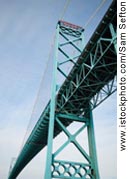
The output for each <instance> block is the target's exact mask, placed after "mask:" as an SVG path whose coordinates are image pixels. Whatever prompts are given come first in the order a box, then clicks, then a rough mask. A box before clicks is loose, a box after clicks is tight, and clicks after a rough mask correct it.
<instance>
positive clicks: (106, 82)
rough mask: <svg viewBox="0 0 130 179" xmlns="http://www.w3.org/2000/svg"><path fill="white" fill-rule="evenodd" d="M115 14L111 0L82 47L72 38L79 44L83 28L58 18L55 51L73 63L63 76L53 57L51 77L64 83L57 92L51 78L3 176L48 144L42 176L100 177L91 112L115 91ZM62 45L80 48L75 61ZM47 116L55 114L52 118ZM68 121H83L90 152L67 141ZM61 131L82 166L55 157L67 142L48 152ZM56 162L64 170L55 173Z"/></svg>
mask: <svg viewBox="0 0 130 179" xmlns="http://www.w3.org/2000/svg"><path fill="white" fill-rule="evenodd" d="M116 12H117V8H116V1H115V0H114V1H113V2H112V4H111V5H110V7H109V9H108V11H107V12H106V14H105V15H104V17H103V19H102V20H101V22H100V24H99V25H98V27H97V28H96V30H95V32H94V34H93V35H92V37H91V39H90V40H89V42H88V43H87V45H86V46H85V47H84V49H81V48H80V47H78V46H76V45H75V41H78V40H79V41H80V42H82V34H83V31H84V29H83V28H82V27H79V26H77V25H73V24H70V23H67V22H64V21H59V22H58V24H57V35H58V36H62V37H63V38H64V39H65V40H66V43H64V44H63V43H62V44H60V43H59V42H58V41H57V44H56V48H57V49H56V50H57V51H58V52H60V53H62V55H64V56H65V57H66V59H67V60H66V62H67V61H72V63H73V64H74V66H73V68H72V70H71V71H70V73H69V74H68V75H66V74H65V73H64V72H63V70H61V68H60V65H59V64H60V63H58V60H57V61H56V63H55V65H54V66H55V69H54V75H55V72H56V71H57V70H58V71H59V72H60V73H61V74H62V75H63V76H64V77H65V81H64V82H63V84H62V85H61V87H60V89H58V91H57V90H56V78H55V76H54V81H53V83H54V84H53V90H52V91H53V92H52V96H51V99H50V101H49V102H48V104H47V105H46V107H45V109H44V110H43V112H42V114H41V116H40V118H39V120H38V122H37V123H36V125H35V127H34V129H33V130H32V132H31V134H30V136H29V137H28V139H27V141H26V143H25V144H24V146H23V149H22V150H21V152H20V154H19V156H18V158H17V160H16V163H15V165H14V166H13V168H12V170H11V172H10V174H9V177H8V179H15V178H16V177H17V176H18V175H19V173H20V172H21V171H22V170H23V168H24V167H25V166H26V165H27V164H28V163H29V162H30V161H31V160H32V159H33V158H34V157H35V156H36V155H37V154H38V153H39V152H40V151H41V150H42V149H43V148H44V147H45V146H48V145H49V147H48V154H47V155H48V156H47V157H48V158H47V160H48V161H47V166H46V174H45V179H50V178H51V177H52V178H76V177H77V178H84V179H86V178H87V177H88V178H93V179H99V178H100V177H99V172H98V166H97V161H96V160H97V158H96V147H95V137H94V131H93V122H92V110H93V109H94V108H96V107H97V106H98V105H99V104H100V103H102V102H103V101H104V100H105V99H106V98H108V97H109V96H110V95H111V94H112V93H114V92H115V91H116V73H117V53H116V23H117V19H116V18H117V15H116ZM70 36H72V37H73V39H71V40H70V39H69V37H70ZM67 44H70V45H72V46H73V47H74V48H75V49H76V50H77V51H79V53H80V55H79V56H78V58H77V61H75V59H74V58H73V59H72V58H70V57H69V55H67V54H66V53H65V52H64V51H63V49H62V47H63V46H64V45H67ZM66 62H65V63H66ZM52 118H54V120H53V119H52ZM51 121H52V122H51ZM73 121H79V122H82V123H83V124H84V125H83V128H84V127H86V128H87V130H88V141H89V149H90V152H89V154H87V153H86V152H85V151H84V150H83V149H82V147H81V146H79V144H78V143H77V142H76V140H75V139H72V136H71V135H70V134H69V132H68V131H67V128H66V127H67V126H69V125H70V124H71V123H72V122H73ZM80 130H82V129H80ZM62 131H63V132H64V133H65V134H66V135H67V136H68V138H69V140H68V143H69V142H72V143H73V144H74V145H75V146H76V147H77V148H78V150H79V151H80V152H81V153H82V155H83V156H84V157H85V158H86V163H85V164H84V163H80V162H79V163H73V162H68V161H59V160H56V159H55V156H56V155H57V153H59V152H60V151H61V150H63V148H64V147H65V146H66V145H67V143H65V144H64V146H61V148H59V150H58V151H57V152H56V153H55V154H51V153H52V142H53V141H52V142H51V140H52V139H51V138H52V137H53V138H55V137H56V136H57V135H58V134H60V133H61V132H62ZM79 132H80V131H77V133H76V134H75V136H76V135H78V133H79ZM56 163H58V165H59V166H63V168H64V172H63V173H60V172H59V171H58V170H59V169H57V168H56V165H55V164H56ZM67 164H70V165H71V167H73V168H74V170H75V173H71V172H70V173H68V175H65V173H66V172H67V171H68V170H69V169H68V168H67V167H66V166H67ZM51 166H53V171H52V172H50V174H48V171H50V170H51V169H50V167H51ZM75 166H79V167H80V168H83V169H84V171H85V174H83V175H82V174H81V173H80V172H79V171H77V169H76V167H75ZM56 172H57V174H56ZM77 174H78V176H77Z"/></svg>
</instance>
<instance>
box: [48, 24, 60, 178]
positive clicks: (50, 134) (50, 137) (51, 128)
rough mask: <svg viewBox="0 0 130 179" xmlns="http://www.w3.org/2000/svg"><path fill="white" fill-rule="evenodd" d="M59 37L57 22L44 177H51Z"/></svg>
mask: <svg viewBox="0 0 130 179" xmlns="http://www.w3.org/2000/svg"><path fill="white" fill-rule="evenodd" d="M58 37H59V24H58V25H57V30H56V39H55V55H54V69H53V81H52V94H51V102H50V120H49V130H48V143H47V159H46V172H45V179H51V172H49V171H51V165H52V149H53V143H52V141H53V137H54V123H55V106H56V98H55V96H56V86H57V83H56V82H57V81H56V79H57V64H58V50H57V49H58V41H59V39H58Z"/></svg>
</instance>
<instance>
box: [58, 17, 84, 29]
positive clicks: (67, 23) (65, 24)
mask: <svg viewBox="0 0 130 179" xmlns="http://www.w3.org/2000/svg"><path fill="white" fill-rule="evenodd" d="M58 24H59V25H60V26H61V27H65V28H70V29H73V30H76V31H81V32H83V31H84V28H83V27H81V26H78V25H75V24H72V23H69V22H66V21H63V20H59V21H58Z"/></svg>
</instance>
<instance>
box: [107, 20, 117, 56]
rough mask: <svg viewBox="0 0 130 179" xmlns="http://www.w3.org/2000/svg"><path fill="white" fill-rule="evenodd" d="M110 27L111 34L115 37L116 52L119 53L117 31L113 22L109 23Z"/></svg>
mask: <svg viewBox="0 0 130 179" xmlns="http://www.w3.org/2000/svg"><path fill="white" fill-rule="evenodd" d="M109 28H110V32H111V36H112V38H113V44H114V48H115V52H116V53H117V33H116V32H115V30H114V27H113V24H112V23H110V24H109Z"/></svg>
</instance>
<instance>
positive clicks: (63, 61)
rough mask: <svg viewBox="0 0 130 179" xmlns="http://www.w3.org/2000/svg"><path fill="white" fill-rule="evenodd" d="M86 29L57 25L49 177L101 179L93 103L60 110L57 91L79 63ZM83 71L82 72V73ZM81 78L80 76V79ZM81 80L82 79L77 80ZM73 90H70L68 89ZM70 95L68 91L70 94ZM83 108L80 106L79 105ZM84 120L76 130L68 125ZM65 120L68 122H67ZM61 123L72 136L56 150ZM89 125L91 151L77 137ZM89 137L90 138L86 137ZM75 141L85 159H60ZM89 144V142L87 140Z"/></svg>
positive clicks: (67, 134)
mask: <svg viewBox="0 0 130 179" xmlns="http://www.w3.org/2000/svg"><path fill="white" fill-rule="evenodd" d="M83 35H84V29H83V28H82V27H80V26H77V25H73V24H71V23H68V22H65V21H62V20H60V21H59V22H58V23H57V27H56V37H55V55H54V68H53V81H52V94H51V103H50V116H49V118H50V120H49V127H48V141H47V159H46V169H45V177H44V178H45V179H52V178H62V179H78V178H79V179H80V178H83V179H86V178H90V179H91V178H92V179H99V178H100V177H99V170H98V162H97V154H96V144H95V135H94V125H93V116H92V110H91V105H90V104H88V105H87V106H86V109H87V110H86V111H82V109H80V114H79V115H78V114H74V113H73V110H71V109H72V108H74V106H72V105H71V104H70V107H69V108H70V109H68V110H65V111H63V110H59V107H58V104H57V98H56V95H57V93H58V89H59V88H58V85H59V83H60V82H59V81H62V82H63V81H64V80H69V79H68V77H67V75H68V73H69V72H68V68H70V67H72V66H74V65H76V60H77V59H78V58H80V54H81V52H82V51H83V48H84V37H83ZM81 75H82V74H81ZM77 80H78V79H77ZM77 84H78V83H77ZM68 93H70V92H68ZM66 96H67V94H66ZM78 110H79V109H78ZM74 121H77V122H80V123H82V127H80V128H78V129H77V131H76V132H75V133H74V134H71V133H70V132H69V130H68V129H67V128H66V127H65V126H67V125H69V124H70V123H71V122H74ZM64 124H65V125H64ZM56 126H58V127H59V128H60V130H62V132H64V134H65V135H66V136H67V138H68V140H67V141H66V142H64V144H61V145H60V147H59V148H58V149H57V150H56V151H55V152H54V151H53V137H54V131H55V130H57V129H55V127H56ZM84 129H86V131H87V135H86V138H87V140H88V148H89V152H87V151H86V150H85V149H84V148H83V146H81V144H79V143H78V141H77V140H76V138H77V136H78V135H79V134H80V133H81V132H82V131H83V130H84ZM84 140H86V139H84ZM70 143H71V144H73V145H74V147H75V148H76V149H77V150H78V151H79V152H80V153H81V155H82V156H83V157H84V159H85V161H86V162H85V163H83V162H81V161H78V162H73V161H70V160H69V158H67V159H66V160H59V159H57V155H58V154H60V153H61V152H62V151H63V150H64V149H65V147H66V146H68V145H69V144H70ZM86 145H87V143H86Z"/></svg>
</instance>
